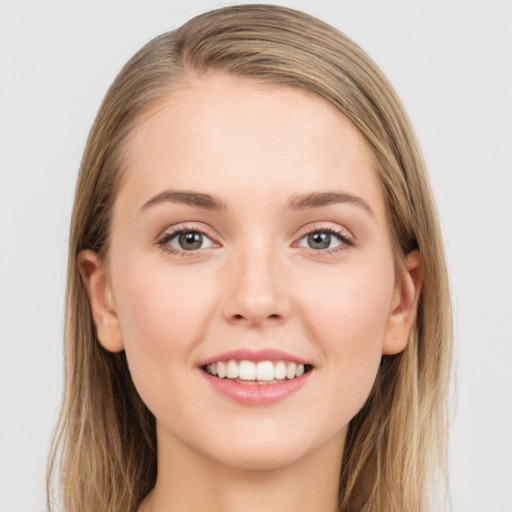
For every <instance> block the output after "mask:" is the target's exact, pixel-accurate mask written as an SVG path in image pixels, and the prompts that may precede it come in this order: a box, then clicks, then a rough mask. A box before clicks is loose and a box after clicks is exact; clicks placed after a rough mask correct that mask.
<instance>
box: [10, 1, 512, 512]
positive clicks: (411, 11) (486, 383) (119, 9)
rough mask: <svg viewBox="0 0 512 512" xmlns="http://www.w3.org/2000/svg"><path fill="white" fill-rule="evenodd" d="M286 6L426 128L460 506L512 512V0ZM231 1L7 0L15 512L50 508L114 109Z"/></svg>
mask: <svg viewBox="0 0 512 512" xmlns="http://www.w3.org/2000/svg"><path fill="white" fill-rule="evenodd" d="M231 3H236V2H231ZM281 3H282V4H283V5H288V6H290V7H294V8H297V9H301V10H304V11H306V12H309V13H311V14H313V15H316V16H318V17H320V18H322V19H324V20H325V21H327V22H329V23H331V24H332V25H334V26H336V27H337V28H339V29H340V30H342V31H343V32H345V33H346V34H347V35H349V36H350V37H352V38H353V39H354V40H355V41H356V42H357V43H359V44H360V45H361V46H362V47H363V48H364V49H365V50H366V51H367V52H368V53H369V54H370V55H371V56H372V57H373V58H374V59H375V61H376V62H377V63H378V64H379V66H380V67H381V68H382V69H383V70H384V72H385V73H386V74H387V75H388V77H389V78H390V80H391V82H392V83H393V84H394V86H395V87H396V89H397V91H398V93H399V95H400V96H401V98H402V100H403V102H404V103H405V106H406V108H407V110H408V112H409V114H410V116H411V118H412V121H413V124H414V126H415V129H416V131H417V133H418V137H419V139H420V142H421V144H422V148H423V151H424V153H425V157H426V160H427V163H428V167H429V172H430V174H431V179H432V183H433V188H434V192H435V195H436V198H437V202H438V207H439V210H440V216H441V219H442V227H443V232H444V237H445V242H446V247H447V254H448V260H449V266H450V272H451V284H452V294H453V301H454V307H455V329H456V330H455V333H456V352H455V361H456V363H455V367H454V383H455V384H456V386H454V389H456V393H455V392H454V393H452V427H451V442H450V456H451V464H450V466H451V487H452V492H453V503H454V509H455V510H456V511H460V512H491V511H492V512H511V511H512V435H511V434H512V398H511V395H512V393H511V392H512V371H511V369H512V227H511V225H512V201H511V193H512V130H511V122H512V69H511V67H512V65H511V63H512V1H511V0H489V1H484V0H481V1H471V0H465V1H455V0H448V1H441V0H438V1H428V2H427V1H424V2H421V3H420V2H413V1H411V0H394V1H389V2H383V1H382V0H373V1H372V0H338V1H334V0H331V1H329V0H314V1H313V0H303V1H301V0H282V1H281ZM221 5H226V2H224V3H222V2H219V1H207V0H194V1H191V0H174V1H163V0H158V1H157V0H152V1H142V0H138V1H135V0H116V1H114V0H109V1H99V0H87V1H85V0H83V1H79V2H69V1H65V0H61V1H49V0H46V1H37V0H34V1H31V2H29V1H20V0H0V511H1V512H32V511H34V512H35V511H41V510H43V509H44V468H45V464H46V455H47V452H48V448H49V440H50V437H51V432H52V429H53V426H54V423H55V420H56V415H57V410H58V406H59V397H60V394H61V388H62V370H61V368H62V363H61V344H62V319H63V295H64V287H65V268H66V244H67V232H68V226H69V217H70V211H71V205H72V196H73V189H74V183H75V179H76V174H77V170H78V166H79V162H80V158H81V153H82V151H83V148H84V144H85V140H86V137H87V133H88V130H89V128H90V126H91V124H92V121H93V119H94V116H95V113H96V111H97V109H98V106H99V104H100V101H101V99H102V97H103V95H104V93H105V91H106V89H107V87H108V85H109V84H110V82H111V81H112V79H113V78H114V76H115V75H116V73H117V72H118V71H119V69H120V67H121V66H122V64H123V63H124V62H125V61H126V60H127V59H128V58H129V57H130V56H131V55H132V54H133V53H134V52H135V51H136V50H137V49H138V48H139V47H140V46H141V45H142V44H144V43H145V42H147V41H148V40H149V39H151V38H152V37H154V36H155V35H157V34H159V33H161V32H163V31H166V30H169V29H172V28H174V27H176V26H178V25H179V24H181V23H183V22H184V21H185V20H186V19H188V18H190V17H191V16H193V15H195V14H198V13H199V12H202V11H204V10H207V9H208V8H213V7H218V6H221Z"/></svg>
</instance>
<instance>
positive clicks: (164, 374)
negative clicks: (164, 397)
mask: <svg viewBox="0 0 512 512" xmlns="http://www.w3.org/2000/svg"><path fill="white" fill-rule="evenodd" d="M114 276H115V274H114ZM126 276H130V277H129V278H126ZM120 277H121V275H120ZM203 281H204V282H203V284H202V285H201V293H198V287H197V286H198V285H199V284H201V279H200V278H198V276H196V278H195V279H191V276H188V277H187V273H186V272H183V271H181V272H180V271H176V269H173V270H171V269H169V268H162V267H160V266H156V265H154V266H151V265H145V266H138V265H136V264H132V265H131V266H130V273H125V274H123V276H122V279H121V278H120V279H118V280H117V281H114V280H113V287H114V291H115V298H116V309H117V313H118V317H119V321H120V325H121V330H122V334H123V340H124V345H125V350H126V356H127V359H128V363H129V366H130V372H131V374H132V378H133V380H134V383H135V385H136V387H137V389H138V391H139V393H140V394H141V396H143V398H144V399H145V401H146V398H147V402H149V403H148V405H150V403H151V401H152V400H151V396H150V395H151V393H152V391H151V390H152V389H158V388H159V386H158V383H159V382H161V383H162V386H164V385H165V386H169V383H170V382H171V383H172V382H177V381H179V379H180V378H182V377H183V372H188V371H192V370H193V369H194V365H193V362H192V354H193V351H194V348H195V347H196V346H198V345H200V343H201V340H202V339H203V338H204V335H205V331H206V329H207V326H208V324H209V322H210V318H211V315H212V314H213V305H214V303H215V301H214V300H213V294H214V287H213V286H212V283H211V282H210V284H208V280H206V281H205V280H203ZM210 281H211V280H210ZM155 383H157V385H155Z"/></svg>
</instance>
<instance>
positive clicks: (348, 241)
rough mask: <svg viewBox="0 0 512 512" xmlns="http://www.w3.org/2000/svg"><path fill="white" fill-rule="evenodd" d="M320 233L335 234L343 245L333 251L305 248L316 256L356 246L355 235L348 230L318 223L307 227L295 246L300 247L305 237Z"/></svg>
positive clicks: (335, 225) (337, 225) (338, 226)
mask: <svg viewBox="0 0 512 512" xmlns="http://www.w3.org/2000/svg"><path fill="white" fill-rule="evenodd" d="M318 232H324V233H331V234H334V236H336V237H337V238H339V239H340V241H341V244H340V245H339V246H336V247H333V248H331V249H312V248H308V247H304V248H305V249H306V250H309V251H311V252H313V253H315V254H318V255H322V254H332V253H335V252H339V251H344V250H346V249H347V248H349V247H352V246H354V245H355V240H354V235H353V234H352V233H351V232H350V231H349V230H348V229H347V228H345V227H342V226H340V225H339V224H332V223H318V222H316V223H314V224H312V225H309V226H307V227H305V228H304V229H303V230H302V232H301V234H300V236H299V237H298V238H297V240H296V241H295V242H294V245H295V246H298V243H299V242H300V241H301V240H302V239H303V238H304V237H306V236H308V235H310V234H312V233H318ZM299 247H303V246H299Z"/></svg>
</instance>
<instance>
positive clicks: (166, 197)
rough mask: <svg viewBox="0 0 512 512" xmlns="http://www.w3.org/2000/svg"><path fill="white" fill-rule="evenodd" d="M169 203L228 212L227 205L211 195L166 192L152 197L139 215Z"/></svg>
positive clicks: (141, 208)
mask: <svg viewBox="0 0 512 512" xmlns="http://www.w3.org/2000/svg"><path fill="white" fill-rule="evenodd" d="M167 202H171V203H180V204H186V205H189V206H197V207H199V208H203V209H205V210H214V211H224V210H226V203H224V201H223V200H222V199H221V198H220V197H216V196H212V195H210V194H202V193H200V192H190V191H177V190H165V191H163V192H160V193H159V194H157V195H156V196H154V197H152V198H151V199H150V200H149V201H146V202H145V203H144V204H143V205H142V206H141V207H140V209H139V213H141V212H143V211H144V210H147V209H148V208H149V207H151V206H155V205H157V204H160V203H167Z"/></svg>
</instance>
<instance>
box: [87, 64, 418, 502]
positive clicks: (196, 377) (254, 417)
mask: <svg viewBox="0 0 512 512" xmlns="http://www.w3.org/2000/svg"><path fill="white" fill-rule="evenodd" d="M126 157H127V160H126V161H127V168H126V169H125V176H124V179H123V184H122V187H121V189H120V191H119V193H118V196H117V198H116V201H115V205H114V213H113V224H112V233H111V246H110V252H109V258H108V260H107V261H105V262H102V261H101V260H99V259H98V257H97V256H96V255H95V254H94V253H92V252H89V251H84V252H83V253H81V254H80V257H79V265H80V268H81V271H82V275H83V278H84V282H85V284H86V286H87V289H88V292H89V296H90V300H91V306H92V311H93V316H94V321H95V323H96V326H97V329H98V335H99V339H100V340H101V343H102V345H103V346H104V347H105V348H106V349H107V350H110V351H113V352H115V351H119V350H126V355H127V358H128V362H129V366H130V371H131V374H132V377H133V380H134V383H135V385H136V387H137V389H138V391H139V393H140V395H141V397H142V399H143V400H144V402H145V403H146V404H147V406H148V407H149V409H150V410H151V411H152V412H153V413H154V415H155V417H156V419H157V438H158V461H159V463H158V478H157V483H156V487H155V489H154V490H153V492H152V493H150V495H149V496H148V498H147V499H146V500H145V501H144V503H143V504H142V506H141V509H140V510H152V511H153V512H159V511H164V510H165V511H169V510H170V511H182V510H203V511H233V512H235V511H236V512H241V511H249V510H250V511H253V512H254V511H259V510H262V511H263V510H265V511H267V512H268V511H277V510H279V511H287V510H290V511H291V510H293V511H295V512H296V511H302V510H304V511H305V510H308V511H312V510H322V511H329V510H332V511H334V510H336V494H337V486H338V478H339V471H340V465H341V457H342V453H343V445H344V441H345V435H346V431H347V426H348V424H349V422H350V420H351V419H352V418H353V417H354V415H355V414H356V413H357V412H358V411H359V410H360V408H361V407H362V406H363V404H364V402H365V400H366V399H367V397H368V395H369V393H370V391H371V388H372V385H373V383H374V380H375V377H376V373H377V371H378V367H379V363H380V359H381V356H382V354H396V353H398V352H400V351H401V350H403V349H404V348H405V346H406V342H407V336H408V334H409V331H410V329H411V325H412V323H413V320H414V316H415V311H416V299H417V296H418V293H419V289H420V284H421V272H420V263H419V257H418V254H417V253H412V254H410V255H409V257H408V258H407V261H406V268H407V272H406V273H405V274H404V275H403V276H396V275H395V273H394V265H393V257H392V252H391V240H390V234H389V228H388V224H387V218H386V211H385V201H384V197H383V194H382V190H381V188H380V186H379V182H378V179H377V176H376V173H375V170H374V168H373V164H372V160H371V157H370V154H369V152H368V150H367V147H366V145H365V142H364V140H363V138H362V136H361V135H360V134H359V132H358V131H357V130H356V129H355V128H354V127H353V126H352V125H351V124H350V123H349V122H348V121H347V120H346V119H345V118H343V117H342V116H341V115H340V113H339V112H337V111H336V110H334V108H333V107H331V106H330V105H329V104H328V103H327V102H325V101H324V100H323V99H321V98H320V97H318V96H316V95H314V94H312V93H309V92H306V91H302V90H298V89H294V88H289V87H284V86H274V85H268V84H258V83H255V82H251V81H248V80H242V79H235V78H233V77H228V76H224V75H218V74H216V75H211V76H208V77H203V78H201V79H195V80H191V81H190V82H189V83H188V84H187V85H186V86H183V87H181V88H180V89H178V90H175V91H173V92H172V93H171V94H170V95H169V97H168V98H166V99H165V101H163V102H162V103H161V104H160V105H159V106H158V108H156V109H155V110H153V111H152V112H151V113H149V114H148V115H147V116H145V117H144V119H143V120H142V121H141V122H140V123H139V124H138V125H137V126H136V127H135V129H134V130H133V132H132V133H131V134H130V138H129V141H128V144H127V154H126ZM168 190H173V191H194V192H199V193H201V194H210V195H212V196H215V197H216V198H218V199H219V200H221V201H222V203H223V204H224V206H225V209H222V210H211V209H205V208H202V207H201V206H197V205H190V204H182V203H179V202H176V201H169V200H162V201H157V200H154V201H153V203H151V200H152V198H155V197H157V196H159V194H161V193H162V192H164V191H168ZM314 192H336V193H343V194H345V195H347V194H349V195H350V196H351V197H354V198H357V199H352V200H351V201H348V202H347V201H341V202H339V201H338V202H333V203H329V204H324V205H321V206H315V207H311V208H302V209H292V208H290V207H289V203H290V200H291V199H292V198H294V197H296V196H297V195H302V194H306V195H307V194H311V193H314ZM345 197H346V196H345ZM148 201H149V202H150V203H151V204H149V205H147V206H145V207H144V205H146V204H147V203H148ZM365 205H366V206H365ZM173 229H182V230H183V229H188V230H192V231H198V230H200V231H203V232H204V234H205V238H203V240H204V243H203V245H202V246H201V248H200V249H198V250H196V251H186V250H184V249H183V248H180V245H179V242H178V239H177V237H175V238H174V239H170V240H169V238H170V237H169V236H167V240H166V241H165V243H162V240H165V235H166V234H169V233H172V231H173ZM330 230H334V231H335V232H336V233H339V234H340V235H341V236H342V237H345V238H346V239H348V240H349V242H346V241H343V239H340V238H339V237H338V236H339V235H337V234H334V233H333V234H331V244H330V246H329V247H330V249H328V250H326V249H319V248H318V247H317V246H314V247H311V245H310V239H308V236H307V235H308V233H310V232H315V233H317V235H318V234H321V233H324V234H325V233H326V232H329V231H330ZM159 241H160V243H159ZM169 250H171V251H172V250H174V251H178V253H176V252H171V253H170V252H169ZM237 348H251V349H255V350H257V349H263V348H276V349H280V350H284V351H286V352H289V353H290V354H293V355H295V356H297V357H300V358H302V359H304V360H306V361H308V362H309V363H310V364H312V365H313V370H312V373H311V375H309V380H308V382H307V384H306V385H305V386H303V387H302V388H301V389H300V390H298V391H297V392H295V393H294V394H292V395H290V396H288V397H286V398H285V399H283V400H281V401H279V402H277V403H275V404H271V405H264V406H250V405H246V404H240V403H235V402H234V401H232V400H231V399H229V398H227V397H225V396H223V395H220V394H219V393H218V392H217V391H216V390H214V389H213V388H212V386H210V384H209V383H208V382H207V380H206V379H205V378H204V376H203V375H202V374H201V372H202V370H201V369H200V368H199V367H198V365H199V364H200V363H201V361H204V360H205V359H207V358H210V357H213V356H215V355H216V354H219V353H223V352H226V351H229V350H233V349H237Z"/></svg>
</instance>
